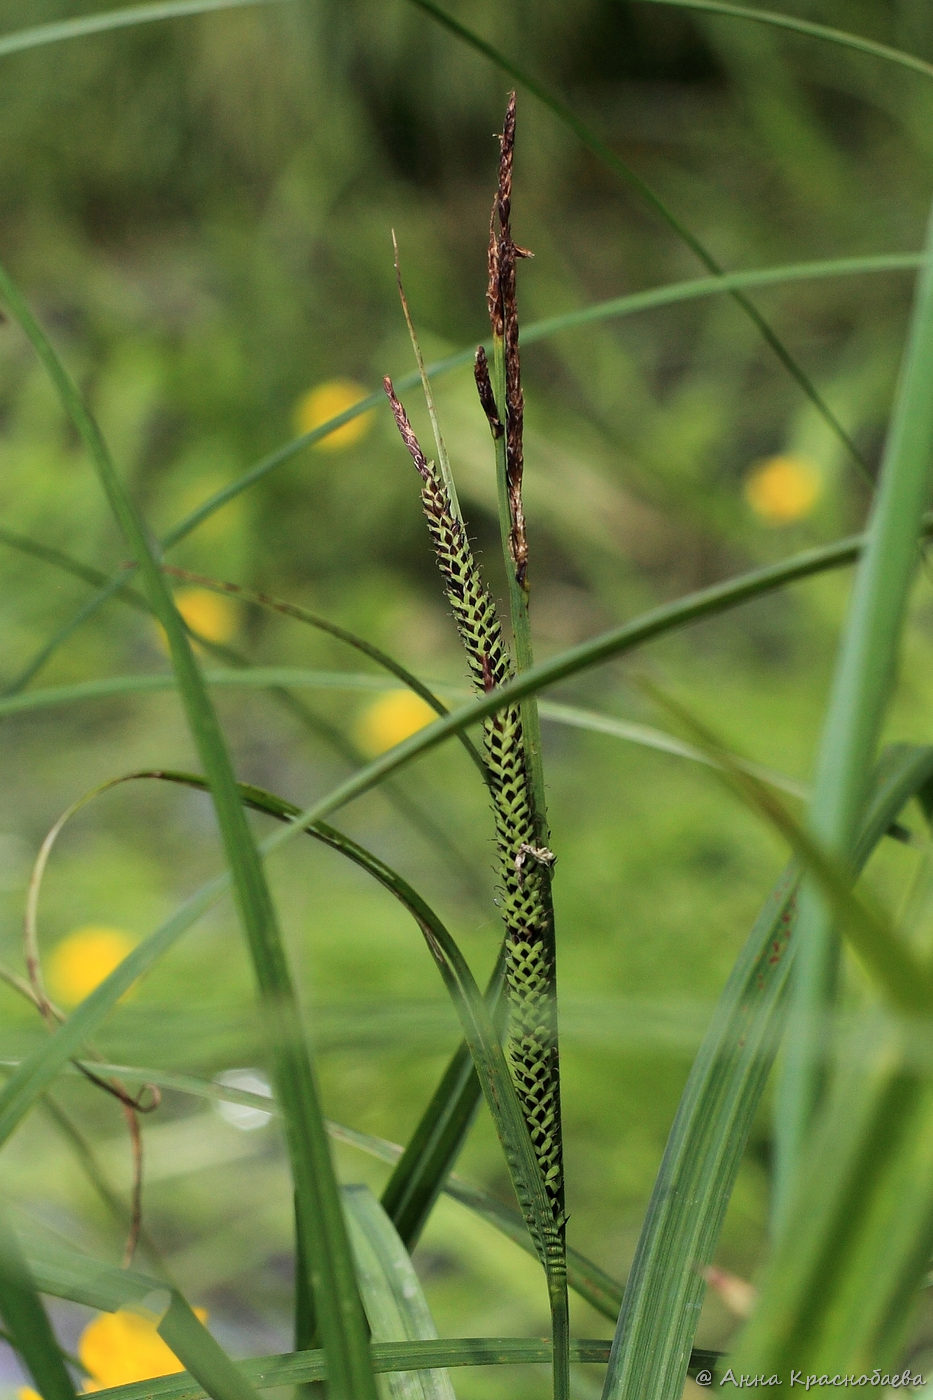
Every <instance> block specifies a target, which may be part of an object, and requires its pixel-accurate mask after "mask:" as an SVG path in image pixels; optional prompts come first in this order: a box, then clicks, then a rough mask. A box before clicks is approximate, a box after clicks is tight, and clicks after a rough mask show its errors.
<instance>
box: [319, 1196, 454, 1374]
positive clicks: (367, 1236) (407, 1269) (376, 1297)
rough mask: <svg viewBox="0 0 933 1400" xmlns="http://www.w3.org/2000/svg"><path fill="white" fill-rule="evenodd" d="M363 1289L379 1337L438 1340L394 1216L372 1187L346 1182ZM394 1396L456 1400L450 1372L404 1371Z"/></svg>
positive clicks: (381, 1339)
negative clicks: (395, 1226)
mask: <svg viewBox="0 0 933 1400" xmlns="http://www.w3.org/2000/svg"><path fill="white" fill-rule="evenodd" d="M343 1199H344V1202H345V1204H346V1208H347V1219H348V1221H349V1225H350V1239H351V1242H352V1244H353V1250H354V1253H355V1255H356V1262H357V1270H358V1272H359V1279H360V1291H361V1292H362V1295H363V1304H364V1306H365V1308H366V1316H367V1317H368V1318H369V1325H370V1329H371V1334H372V1340H373V1341H374V1342H400V1341H408V1340H412V1341H415V1340H419V1341H420V1340H427V1339H432V1338H434V1339H436V1337H437V1328H436V1327H435V1325H434V1319H433V1318H432V1316H431V1313H430V1309H429V1308H428V1305H427V1302H426V1300H425V1297H424V1294H423V1292H422V1291H421V1281H420V1279H419V1278H418V1275H417V1274H416V1273H415V1270H414V1266H413V1264H412V1262H411V1256H410V1255H409V1253H408V1251H407V1250H406V1248H405V1246H404V1245H403V1244H402V1241H401V1240H400V1239H399V1237H398V1234H397V1233H396V1231H395V1229H394V1227H393V1225H392V1222H391V1220H390V1219H389V1217H388V1216H387V1215H386V1213H385V1211H384V1210H383V1209H382V1207H381V1206H380V1204H379V1202H378V1201H377V1200H376V1198H375V1196H374V1195H373V1193H372V1192H371V1191H370V1189H369V1187H368V1186H348V1187H344V1191H343ZM387 1391H388V1397H389V1400H456V1397H455V1396H454V1389H453V1386H452V1385H451V1382H450V1377H449V1375H448V1374H447V1372H446V1371H399V1372H396V1373H395V1374H390V1375H389V1377H388V1387H387Z"/></svg>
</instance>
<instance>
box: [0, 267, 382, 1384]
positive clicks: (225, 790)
mask: <svg viewBox="0 0 933 1400" xmlns="http://www.w3.org/2000/svg"><path fill="white" fill-rule="evenodd" d="M0 294H2V296H3V298H4V300H5V301H6V303H7V305H8V306H9V308H10V310H11V311H12V313H13V314H14V316H15V317H16V319H17V321H18V322H19V324H20V326H21V327H22V329H23V331H24V332H25V334H26V336H27V337H28V339H29V341H30V343H31V344H32V346H33V348H34V350H35V352H36V354H37V356H38V357H39V360H40V362H41V363H42V365H43V367H44V369H45V370H46V373H47V374H48V376H49V378H50V380H51V382H52V384H53V385H54V387H55V389H56V390H57V392H58V395H59V397H60V400H61V403H62V406H63V408H64V410H65V412H66V413H67V415H68V417H69V419H70V420H71V421H72V423H73V424H74V426H75V428H76V430H77V431H78V433H79V435H80V437H81V439H82V441H83V442H84V444H85V447H86V449H87V451H88V453H89V455H90V457H91V460H92V462H93V463H94V466H95V468H96V471H97V474H98V477H99V479H100V483H101V486H102V489H103V490H104V493H105V494H106V497H107V499H108V502H109V504H110V507H111V510H112V511H113V514H114V516H115V517H116V520H117V522H118V524H119V525H120V528H121V530H122V532H123V534H124V536H125V538H126V541H127V544H128V545H129V547H130V549H131V550H132V552H133V554H134V555H135V557H136V560H137V563H138V565H139V568H140V571H141V574H142V577H143V580H144V582H145V585H146V590H147V593H148V596H149V600H150V603H151V605H152V609H153V613H154V614H155V616H156V617H157V618H158V620H159V622H161V624H162V626H163V628H164V629H165V633H166V636H167V638H168V641H169V647H170V651H171V658H172V665H173V668H174V671H175V676H176V679H177V683H178V690H179V696H180V699H181V701H182V703H183V706H184V709H185V713H186V717H187V720H188V725H189V728H190V730H191V735H192V738H193V740H194V743H195V745H196V747H197V750H198V753H199V756H200V758H201V762H202V763H203V765H204V770H205V773H206V774H207V776H208V780H209V782H210V789H211V797H212V801H213V804H214V809H215V812H216V816H217V822H218V826H219V828H220V833H221V837H222V840H223V845H224V851H225V855H226V858H227V861H228V864H229V868H230V872H231V878H232V885H233V889H234V893H235V896H236V902H237V907H238V911H239V914H240V920H241V924H242V927H243V931H244V934H245V936H246V941H247V945H248V948H249V951H250V955H251V959H252V963H253V968H254V972H255V976H256V981H257V985H258V988H259V993H260V1004H261V1007H262V1010H263V1014H264V1020H265V1025H266V1029H267V1033H268V1037H269V1042H270V1051H271V1056H272V1063H273V1073H274V1077H275V1082H276V1088H277V1091H278V1093H279V1095H280V1099H281V1102H282V1105H283V1109H284V1112H285V1136H286V1141H287V1143H288V1148H289V1157H290V1164H291V1169H292V1173H293V1178H294V1186H295V1190H296V1192H297V1193H298V1195H299V1197H300V1198H301V1201H302V1207H303V1211H302V1218H303V1219H304V1220H305V1221H306V1229H307V1232H308V1234H307V1239H306V1240H305V1241H303V1246H304V1249H305V1252H306V1256H307V1258H308V1259H309V1260H313V1261H314V1267H315V1271H316V1272H317V1271H318V1270H319V1271H320V1272H317V1282H318V1287H317V1289H316V1290H314V1291H315V1298H316V1303H317V1307H318V1315H319V1318H320V1323H321V1336H322V1340H323V1342H324V1345H325V1349H326V1350H327V1352H328V1355H329V1357H330V1362H331V1368H332V1385H333V1389H334V1393H335V1396H340V1397H346V1400H351V1397H352V1400H366V1397H372V1400H376V1391H375V1382H374V1379H373V1374H372V1370H371V1368H370V1365H369V1353H368V1348H367V1344H366V1342H367V1339H366V1326H365V1319H364V1317H363V1310H362V1306H361V1304H360V1301H359V1296H358V1293H357V1290H356V1283H355V1279H354V1274H353V1261H352V1258H351V1255H350V1249H349V1244H348V1242H347V1238H346V1230H345V1226H344V1222H343V1216H342V1214H341V1210H340V1201H339V1194H338V1189H337V1183H336V1180H335V1177H334V1173H333V1166H332V1163H331V1158H330V1153H329V1147H328V1143H327V1136H326V1132H325V1130H324V1125H323V1120H322V1116H321V1110H320V1105H319V1102H318V1093H317V1086H316V1084H315V1080H314V1075H313V1071H312V1068H311V1061H310V1058H309V1056H308V1053H307V1043H306V1040H305V1037H304V1032H303V1027H302V1021H301V1012H300V1008H299V1003H298V999H297V996H296V993H295V988H294V986H293V984H292V980H291V976H290V973H289V969H288V965H287V961H286V958H285V953H284V949H283V946H282V942H281V937H280V935H279V931H278V926H277V919H276V914H275V910H274V907H273V904H272V899H271V896H270V893H269V889H268V886H267V884H266V880H265V875H264V872H263V868H262V863H261V860H260V857H259V853H258V851H257V848H256V845H255V842H254V840H253V836H252V832H251V831H250V828H249V825H248V823H247V821H246V817H245V813H244V811H243V808H242V805H241V803H240V800H239V795H238V793H237V790H236V780H235V778H234V775H233V769H232V765H231V762H230V757H229V754H228V752H227V748H226V745H225V743H224V739H223V735H222V733H221V730H220V726H219V724H218V721H217V716H216V714H215V712H214V709H213V706H212V704H211V701H210V698H209V695H208V691H207V688H206V686H205V684H204V681H203V679H202V677H201V674H200V671H199V669H198V667H197V664H196V662H195V660H194V656H193V653H192V650H191V646H190V643H189V641H188V636H187V633H186V631H185V628H184V625H183V623H182V621H181V618H180V617H179V615H178V613H177V611H176V609H175V606H174V603H173V601H172V597H171V593H170V590H169V588H168V585H167V583H166V580H165V578H164V576H163V574H162V571H161V569H160V567H159V562H158V559H157V558H156V555H155V553H154V551H153V547H152V544H151V543H150V540H149V536H148V533H147V530H146V527H145V525H144V523H143V521H142V518H141V517H140V516H139V514H138V513H137V511H136V509H135V507H134V505H133V503H132V501H131V500H130V498H129V496H128V494H127V493H126V491H125V489H124V486H123V483H122V481H121V480H120V477H119V473H118V472H117V470H116V467H115V465H114V463H113V461H112V459H111V457H110V453H109V451H108V449H107V446H106V444H105V442H104V440H103V438H102V436H101V434H100V431H99V429H98V427H97V424H96V423H95V421H94V419H93V418H92V417H91V415H90V413H89V411H88V409H87V407H86V405H85V403H84V401H83V399H82V397H81V395H80V393H79V391H78V389H77V387H76V386H75V384H74V383H73V381H72V380H71V378H70V376H69V375H68V373H67V371H66V369H65V367H64V365H63V363H62V362H61V360H60V359H59V357H58V356H57V354H56V353H55V351H54V349H53V347H52V345H51V342H50V341H49V340H48V338H47V337H46V335H45V334H44V332H43V331H42V329H41V327H40V326H39V324H38V322H37V321H36V320H35V318H34V317H33V315H32V313H31V311H30V310H29V307H28V306H27V305H26V303H25V301H24V300H23V298H22V296H21V295H20V293H19V290H18V289H17V288H16V286H15V285H14V283H13V282H12V280H11V278H10V277H9V274H8V273H7V272H6V270H5V269H4V268H2V267H0ZM14 1079H15V1076H14ZM10 1087H11V1086H9V1085H8V1086H7V1088H8V1090H9V1088H10ZM312 1220H313V1222H314V1228H313V1229H312V1228H311V1221H312Z"/></svg>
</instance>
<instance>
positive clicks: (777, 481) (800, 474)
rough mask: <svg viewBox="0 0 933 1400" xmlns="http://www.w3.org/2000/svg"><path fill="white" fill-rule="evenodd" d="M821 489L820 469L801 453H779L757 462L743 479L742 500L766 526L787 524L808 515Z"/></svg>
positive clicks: (820, 493)
mask: <svg viewBox="0 0 933 1400" xmlns="http://www.w3.org/2000/svg"><path fill="white" fill-rule="evenodd" d="M822 491H823V480H822V477H821V475H820V469H819V467H818V466H817V464H816V463H815V462H814V461H813V459H812V458H811V457H805V456H804V455H803V454H802V453H782V454H779V455H778V456H776V457H767V458H765V460H764V461H762V462H758V463H756V465H755V466H754V467H752V469H751V471H750V472H749V473H748V475H747V476H746V478H745V486H744V492H745V499H746V501H747V502H748V504H749V505H750V506H751V508H752V510H753V511H754V512H755V514H756V515H757V516H758V517H759V519H761V520H763V521H765V522H766V524H768V525H788V524H790V522H791V521H794V520H802V519H803V517H804V516H805V515H809V514H810V512H811V510H812V509H813V507H814V506H815V505H816V503H817V501H818V500H819V498H820V496H821V495H822Z"/></svg>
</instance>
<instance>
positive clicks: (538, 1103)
mask: <svg viewBox="0 0 933 1400" xmlns="http://www.w3.org/2000/svg"><path fill="white" fill-rule="evenodd" d="M384 384H385V391H386V394H387V396H388V398H389V402H390V403H391V405H392V411H393V413H394V415H395V421H396V424H397V425H398V430H399V433H400V435H401V438H402V441H403V442H404V443H405V446H406V447H407V449H408V452H409V454H410V456H411V458H412V461H413V462H414V464H415V467H416V469H417V471H418V474H419V476H420V477H421V482H422V487H421V500H422V504H423V506H424V512H425V516H426V519H427V522H428V531H429V534H430V537H431V541H432V544H433V546H434V553H435V557H436V559H437V563H438V567H439V569H440V572H441V575H442V577H443V580H444V584H445V589H446V593H447V598H448V601H449V602H450V604H451V607H452V610H453V614H454V620H455V622H456V625H457V630H458V632H459V633H460V639H461V641H462V643H463V647H464V651H465V652H466V656H467V661H468V664H469V667H470V673H471V677H472V680H473V684H474V685H475V687H476V689H477V690H478V691H479V692H480V693H481V694H488V693H489V692H490V691H492V690H494V689H496V688H497V687H498V686H500V685H503V684H505V682H506V681H508V680H510V679H511V677H512V674H513V671H512V664H511V660H510V658H509V653H508V650H507V648H506V645H505V641H504V639H503V636H502V629H501V626H500V623H499V618H498V614H497V612H496V607H495V604H494V603H493V601H492V599H491V597H490V595H489V593H488V591H487V589H486V587H485V584H484V583H483V581H482V577H481V575H480V572H479V569H478V568H477V565H476V561H475V559H474V557H473V551H472V549H471V547H470V542H469V540H468V538H467V535H466V531H465V530H464V527H463V525H462V524H461V522H460V520H459V519H458V518H457V517H456V516H455V515H454V514H453V511H452V509H451V503H450V499H449V496H448V494H447V489H446V487H445V485H444V483H443V482H442V481H441V479H440V476H439V474H438V473H437V471H436V470H435V468H434V466H433V464H432V463H430V462H428V461H426V459H425V456H424V453H423V452H422V450H421V447H420V445H419V443H418V440H417V438H416V436H415V433H414V430H413V429H412V427H411V424H410V422H409V420H408V416H407V414H406V412H405V410H404V408H403V407H402V405H401V403H400V402H399V400H398V398H397V396H396V394H395V391H394V389H393V387H392V382H391V380H390V379H388V378H387V379H386V380H385V381H384ZM483 739H484V747H485V755H486V763H487V767H488V770H489V778H490V788H491V791H492V794H493V812H494V816H495V826H496V847H497V852H498V856H499V875H500V880H501V890H502V918H503V922H504V924H505V929H506V964H505V979H506V990H507V994H508V1000H509V1023H508V1029H507V1034H506V1058H507V1060H508V1064H509V1069H510V1071H511V1073H512V1079H513V1082H514V1084H515V1090H516V1093H517V1094H518V1097H519V1101H520V1103H521V1105H522V1111H523V1114H524V1117H525V1122H526V1124H527V1127H528V1132H529V1136H530V1137H531V1141H532V1146H533V1147H534V1152H535V1157H536V1159H537V1162H538V1165H539V1167H540V1170H541V1175H542V1177H543V1180H544V1185H545V1189H546V1192H547V1195H548V1199H549V1201H550V1204H551V1209H552V1212H553V1222H554V1229H553V1232H548V1238H547V1239H536V1244H537V1247H538V1250H539V1252H540V1254H541V1257H542V1261H543V1262H544V1263H545V1265H546V1267H548V1268H549V1269H553V1268H555V1267H557V1266H558V1265H560V1264H561V1262H562V1257H563V1255H562V1238H563V1236H562V1231H563V1225H564V1185H563V1171H562V1152H561V1137H560V1091H559V1080H558V1074H557V1016H556V1009H555V1006H554V999H553V991H552V988H553V984H554V930H553V924H552V919H551V913H550V900H549V899H548V898H547V897H546V896H547V893H548V887H549V884H550V878H551V866H552V865H553V863H554V856H553V855H552V853H551V852H550V850H548V849H547V848H546V847H543V846H541V845H539V844H538V843H537V839H536V829H535V819H534V808H533V803H532V797H531V789H530V785H529V782H528V774H527V770H526V767H525V757H524V740H523V734H522V719H521V710H520V708H519V706H518V705H517V704H516V705H507V706H504V707H503V708H502V709H501V710H499V711H497V712H496V713H495V714H493V715H490V716H489V717H488V718H487V719H486V720H485V721H484V725H483Z"/></svg>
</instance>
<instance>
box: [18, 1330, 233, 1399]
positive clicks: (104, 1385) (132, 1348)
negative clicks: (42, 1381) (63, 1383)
mask: <svg viewBox="0 0 933 1400" xmlns="http://www.w3.org/2000/svg"><path fill="white" fill-rule="evenodd" d="M194 1311H195V1314H196V1315H197V1316H198V1317H199V1318H200V1319H201V1321H202V1322H205V1321H206V1320H207V1313H206V1312H205V1311H204V1309H203V1308H195V1309H194ZM158 1325H159V1319H158V1318H157V1317H153V1316H152V1315H151V1314H148V1313H137V1312H130V1311H129V1310H128V1309H126V1308H120V1309H118V1311H117V1312H113V1313H101V1314H100V1315H99V1316H98V1317H95V1318H92V1320H91V1321H90V1322H89V1323H88V1325H87V1326H86V1327H85V1329H84V1331H83V1332H82V1333H81V1338H80V1340H79V1342H78V1358H79V1360H80V1362H81V1365H82V1366H83V1367H84V1369H85V1371H86V1372H87V1374H88V1377H89V1380H88V1383H87V1385H86V1386H85V1387H84V1391H83V1394H85V1395H92V1394H93V1393H94V1391H95V1390H107V1389H109V1387H110V1386H112V1385H132V1384H133V1382H134V1381H151V1380H154V1379H155V1378H156V1376H174V1375H177V1374H178V1372H179V1371H183V1370H184V1369H185V1368H184V1366H183V1365H182V1364H181V1362H180V1361H179V1359H178V1357H177V1356H176V1355H175V1353H174V1352H173V1351H172V1350H171V1348H170V1347H169V1346H167V1345H166V1343H165V1342H163V1340H162V1338H161V1337H160V1336H159V1333H158V1331H157V1330H156V1329H157V1328H158ZM16 1394H17V1400H41V1396H40V1395H39V1394H38V1392H37V1391H35V1390H31V1389H29V1387H28V1386H22V1387H21V1388H20V1389H19V1390H18V1391H17V1392H16Z"/></svg>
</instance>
